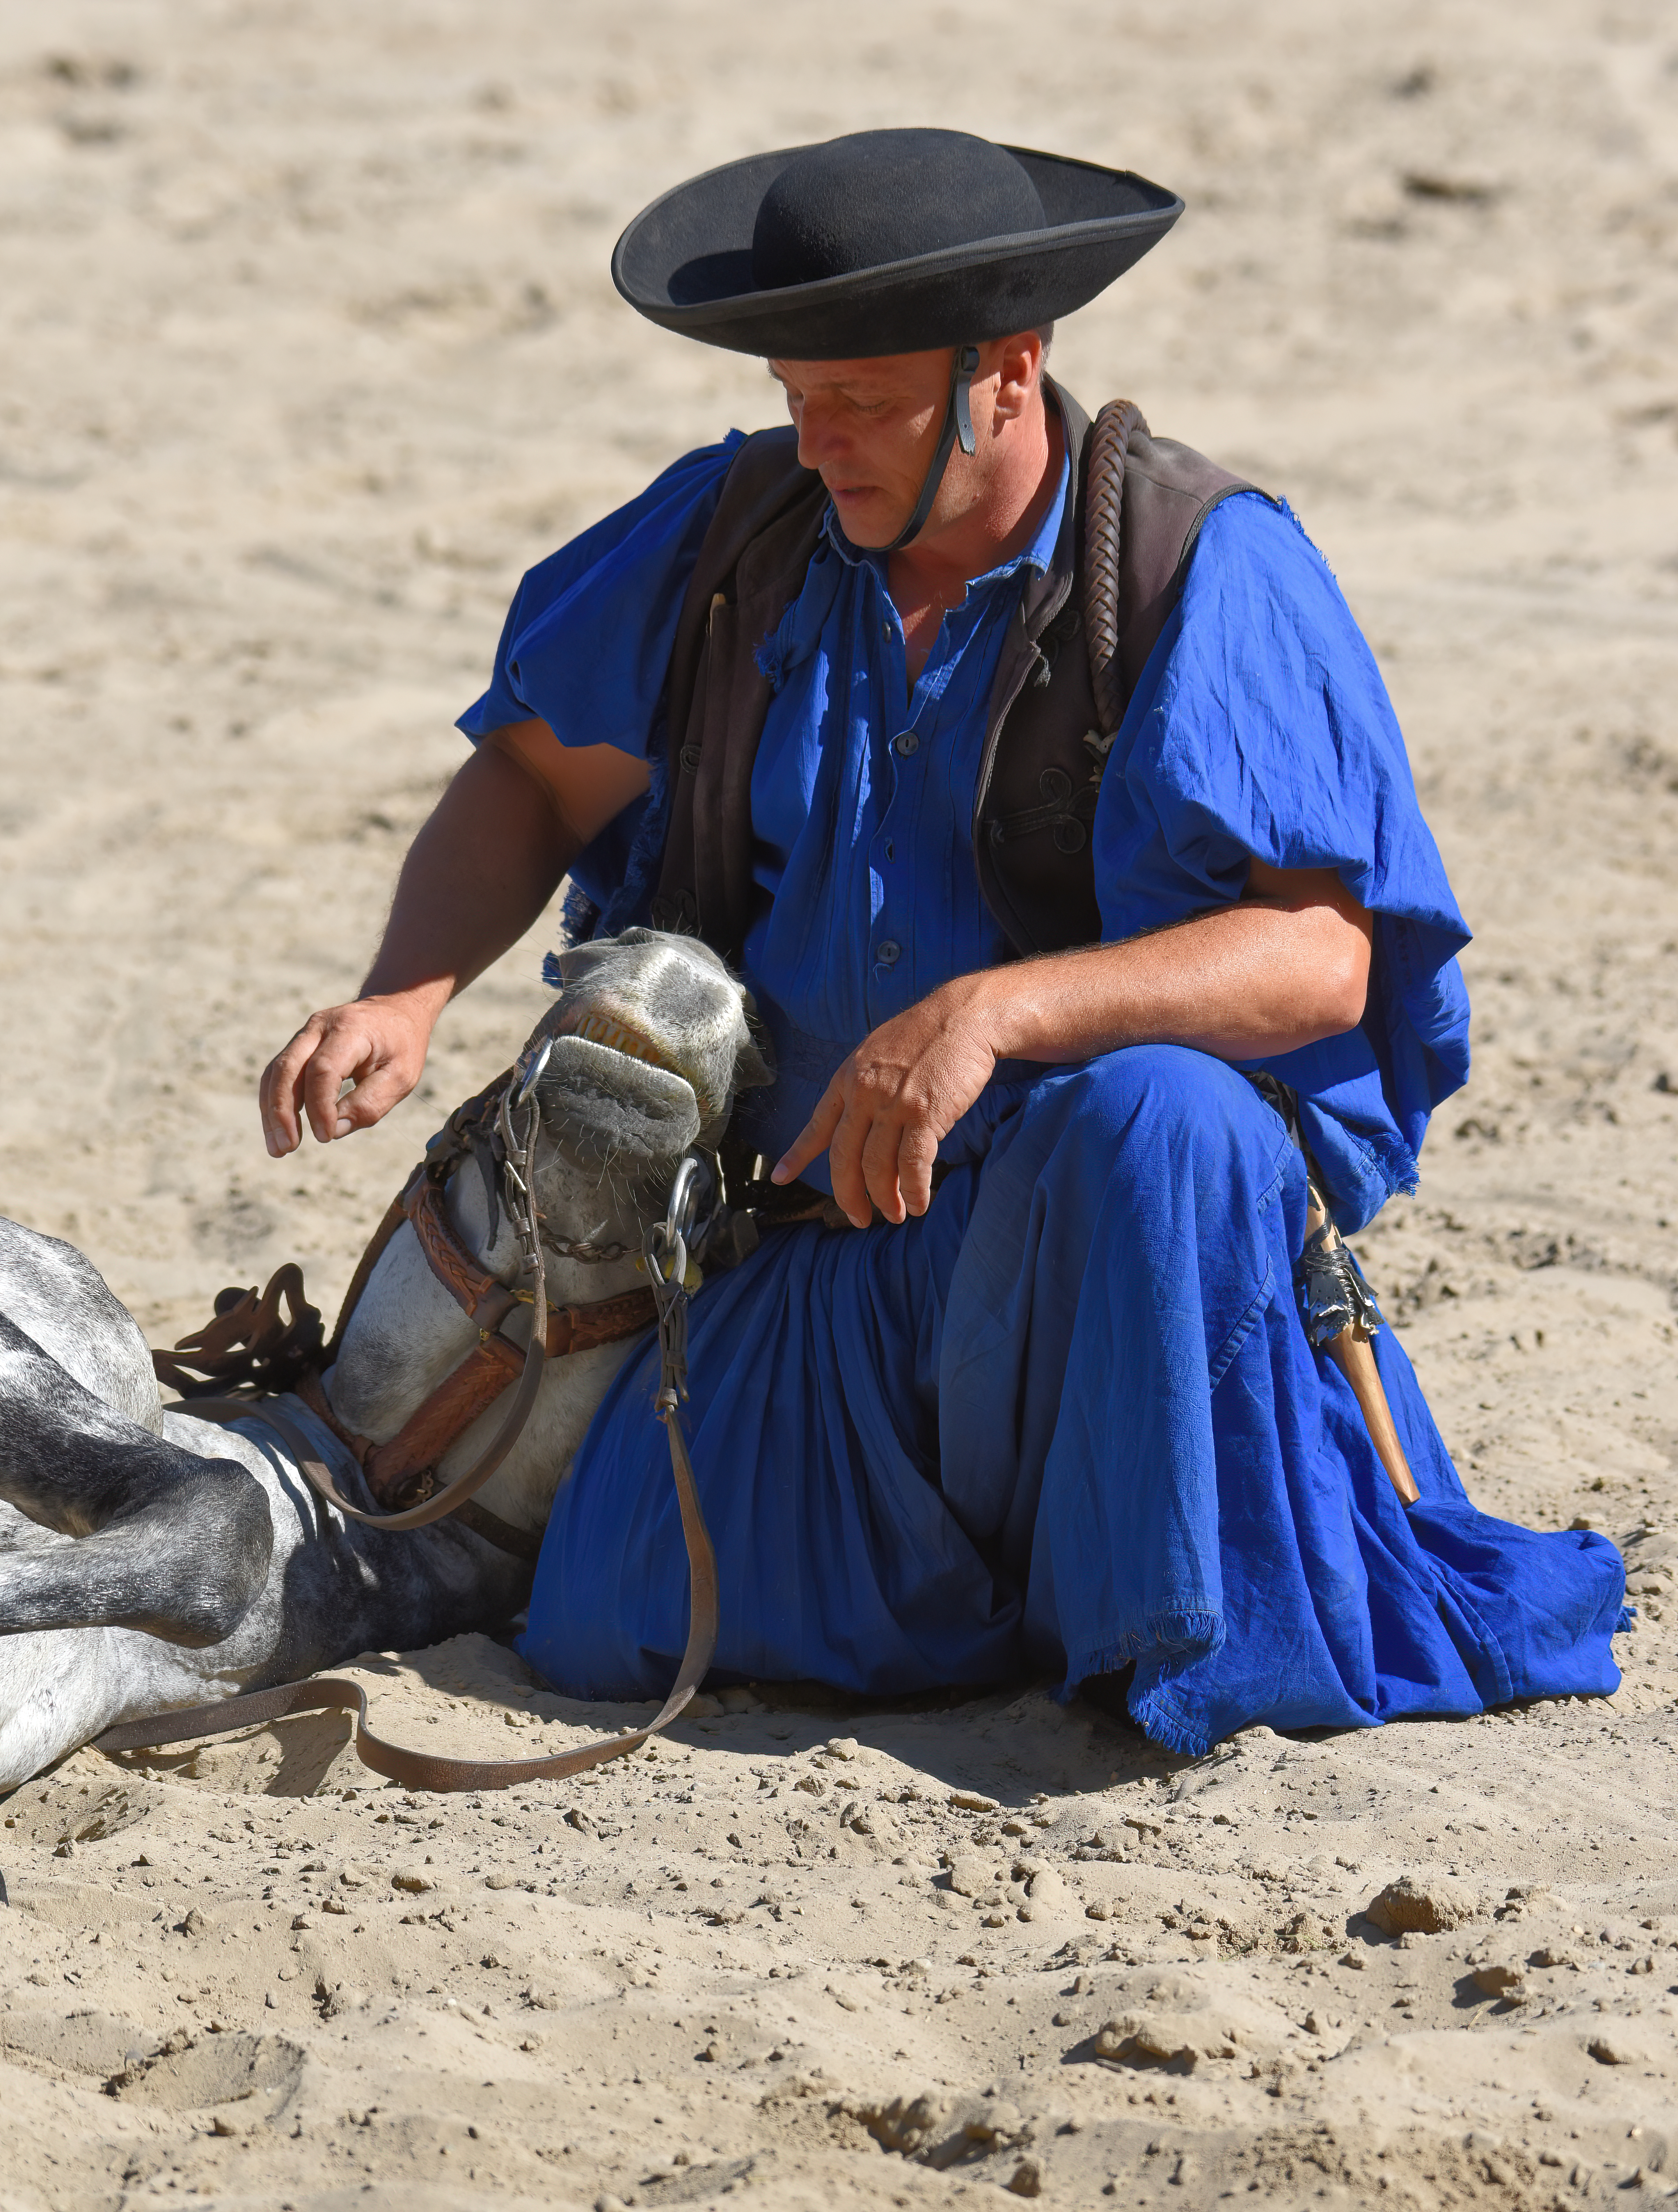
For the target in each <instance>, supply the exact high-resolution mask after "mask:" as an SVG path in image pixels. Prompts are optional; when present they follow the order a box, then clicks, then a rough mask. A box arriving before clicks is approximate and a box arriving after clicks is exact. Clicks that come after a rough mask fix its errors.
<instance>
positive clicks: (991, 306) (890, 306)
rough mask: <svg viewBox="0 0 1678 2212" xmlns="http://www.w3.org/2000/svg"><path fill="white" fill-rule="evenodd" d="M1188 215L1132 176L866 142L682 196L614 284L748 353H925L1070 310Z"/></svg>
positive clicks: (967, 141)
mask: <svg viewBox="0 0 1678 2212" xmlns="http://www.w3.org/2000/svg"><path fill="white" fill-rule="evenodd" d="M1182 212H1183V203H1182V201H1181V200H1180V199H1178V197H1177V196H1176V195H1175V193H1173V192H1168V191H1166V190H1165V189H1164V187H1163V186H1162V185H1152V184H1149V182H1148V179H1146V178H1145V177H1138V176H1134V175H1132V174H1131V173H1130V172H1129V171H1128V170H1124V169H1102V168H1098V167H1094V166H1093V164H1092V163H1090V162H1087V161H1068V160H1066V159H1064V158H1063V157H1062V156H1061V155H1055V154H1033V153H1030V152H1028V151H1027V149H1025V148H1024V147H1021V146H998V145H994V144H992V143H991V142H990V140H989V139H986V138H974V137H969V136H968V135H967V133H966V132H965V131H857V132H855V133H853V134H852V135H851V136H850V137H845V138H830V139H827V140H826V141H824V142H823V143H821V144H818V145H815V146H794V147H791V148H787V149H784V150H783V151H781V152H779V153H776V154H754V155H749V156H748V158H747V159H746V160H745V161H730V162H729V163H727V164H726V166H725V167H723V168H720V169H711V170H708V171H707V172H706V174H705V175H703V176H700V177H694V178H693V179H690V180H689V182H688V183H687V184H684V185H676V187H675V190H674V191H668V192H666V193H664V194H663V197H660V198H658V199H656V200H654V202H653V203H652V204H651V207H649V208H645V209H644V210H642V212H641V213H640V214H639V215H638V216H636V218H635V220H634V222H632V223H631V224H630V226H629V228H628V229H627V230H626V231H625V232H624V234H623V235H622V237H621V239H619V240H618V242H617V246H616V249H615V252H614V253H613V255H612V278H613V281H614V283H615V284H616V286H617V288H618V289H619V291H620V292H621V293H622V295H623V296H624V298H625V299H626V300H627V301H628V302H629V304H630V306H631V307H634V308H636V309H637V310H638V311H639V313H641V314H643V315H645V316H646V317H647V318H648V319H649V320H650V321H652V322H655V323H658V324H661V325H663V328H664V329H666V330H669V331H681V333H682V334H683V335H684V336H685V337H693V338H699V339H700V340H702V341H703V342H704V343H706V344H707V345H715V346H727V347H730V348H731V349H733V350H734V351H735V352H736V353H754V354H761V355H764V356H773V357H775V358H777V359H784V360H790V361H838V360H848V359H857V358H861V357H863V356H870V355H880V354H894V353H917V352H920V351H923V350H925V349H931V348H933V347H939V346H960V345H964V344H968V343H982V342H983V341H984V339H986V338H997V337H1009V336H1010V335H1011V334H1012V333H1013V332H1014V331H1028V330H1036V329H1039V328H1040V327H1041V326H1042V325H1045V324H1046V323H1051V322H1053V321H1055V320H1056V319H1057V317H1059V316H1062V315H1069V314H1070V313H1072V312H1073V311H1074V309H1075V308H1078V307H1083V306H1084V305H1085V304H1086V303H1087V301H1090V300H1093V298H1094V297H1095V295H1096V294H1097V293H1098V292H1100V291H1104V290H1105V289H1106V287H1107V286H1108V285H1109V284H1111V283H1112V282H1113V280H1114V278H1115V277H1118V276H1123V275H1124V272H1125V270H1127V269H1129V268H1130V267H1131V265H1132V264H1134V263H1136V261H1139V260H1140V259H1141V258H1142V255H1143V254H1144V253H1146V252H1148V248H1149V246H1153V245H1155V244H1156V243H1157V242H1158V241H1159V240H1160V239H1161V238H1163V237H1164V236H1165V234H1166V232H1167V231H1168V230H1169V229H1170V228H1171V227H1172V223H1174V222H1176V220H1177V218H1178V216H1179V215H1181V214H1182Z"/></svg>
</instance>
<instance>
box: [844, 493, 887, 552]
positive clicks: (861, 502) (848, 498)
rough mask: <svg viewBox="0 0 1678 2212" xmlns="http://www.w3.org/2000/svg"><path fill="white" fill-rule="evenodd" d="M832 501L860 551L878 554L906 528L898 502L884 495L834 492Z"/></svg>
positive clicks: (846, 532)
mask: <svg viewBox="0 0 1678 2212" xmlns="http://www.w3.org/2000/svg"><path fill="white" fill-rule="evenodd" d="M832 498H833V507H834V511H835V512H836V513H837V514H838V516H839V525H840V527H841V528H842V529H843V530H844V532H845V536H846V537H847V538H849V539H850V541H851V544H853V545H854V546H856V547H857V550H858V551H859V552H863V553H877V552H878V551H879V550H881V547H882V546H886V545H889V544H891V542H892V540H893V538H895V537H896V535H897V533H898V532H899V531H900V530H901V529H902V527H903V518H902V517H901V516H900V515H899V514H897V513H895V511H894V501H891V500H890V499H888V498H887V496H886V495H885V494H884V493H883V492H863V493H846V492H833V494H832Z"/></svg>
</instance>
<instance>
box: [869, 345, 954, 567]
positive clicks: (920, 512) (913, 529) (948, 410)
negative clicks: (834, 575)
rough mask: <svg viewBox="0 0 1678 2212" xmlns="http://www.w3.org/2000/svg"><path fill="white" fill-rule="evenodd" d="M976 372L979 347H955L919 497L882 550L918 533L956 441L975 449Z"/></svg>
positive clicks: (903, 543) (897, 547) (895, 548)
mask: <svg viewBox="0 0 1678 2212" xmlns="http://www.w3.org/2000/svg"><path fill="white" fill-rule="evenodd" d="M977 375H978V347H977V346H973V345H962V346H957V348H956V349H955V358H954V361H953V362H951V363H950V368H949V398H948V402H947V404H946V405H945V408H944V426H943V428H942V430H940V431H939V433H938V443H937V445H936V447H934V449H933V454H932V459H931V462H930V465H929V467H928V469H927V471H926V476H925V477H924V481H923V482H922V484H921V489H920V496H919V498H918V500H917V501H915V504H914V507H913V510H912V513H911V514H910V517H909V520H907V522H906V523H905V524H904V526H903V527H902V529H901V530H900V531H899V532H898V533H897V535H896V537H895V538H893V540H892V542H891V544H889V545H882V546H881V548H880V550H881V552H882V553H900V552H901V551H902V550H903V548H904V547H905V546H906V545H907V544H910V543H911V541H912V540H913V539H914V538H918V537H919V536H920V534H921V532H922V531H923V530H924V529H925V527H926V519H927V517H928V516H929V515H930V513H931V512H932V502H933V501H934V500H935V499H936V498H937V496H938V487H939V485H940V484H942V482H943V481H944V471H945V470H946V469H947V468H948V466H949V457H950V455H951V453H953V452H954V449H955V441H956V440H957V439H958V438H960V441H961V450H962V452H963V453H972V451H973V449H974V441H973V417H972V405H971V403H970V400H969V397H968V395H969V393H970V392H971V391H972V381H973V379H974V377H976V376H977Z"/></svg>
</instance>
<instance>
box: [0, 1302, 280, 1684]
mask: <svg viewBox="0 0 1678 2212" xmlns="http://www.w3.org/2000/svg"><path fill="white" fill-rule="evenodd" d="M0 1498H3V1499H5V1500H6V1501H7V1502H9V1504H12V1505H15V1507H16V1508H17V1509H18V1510H19V1511H20V1512H21V1513H23V1514H25V1515H27V1516H28V1518H29V1519H30V1520H32V1521H34V1522H39V1524H40V1525H41V1526H42V1527H44V1528H52V1529H57V1530H58V1532H59V1533H60V1534H63V1535H66V1536H72V1537H75V1538H76V1539H78V1540H79V1541H76V1543H75V1544H73V1545H70V1546H67V1547H58V1548H51V1549H48V1550H46V1551H44V1552H34V1551H33V1550H31V1551H28V1552H22V1551H10V1552H8V1553H5V1554H3V1555H0V1634H16V1633H17V1632H20V1631H27V1630H39V1629H51V1628H88V1627H112V1628H133V1629H142V1630H143V1631H144V1632H146V1633H147V1634H148V1635H150V1636H155V1637H161V1638H163V1639H164V1640H165V1641H166V1642H168V1643H172V1644H185V1645H188V1646H191V1647H202V1646H203V1645H205V1644H218V1643H220V1642H221V1641H222V1640H223V1638H226V1637H227V1636H229V1635H231V1634H232V1632H233V1630H234V1629H235V1628H236V1627H237V1626H238V1625H239V1622H240V1620H243V1619H244V1617H245V1613H247V1612H248V1611H249V1610H250V1608H251V1605H252V1604H253V1603H254V1602H255V1601H256V1599H257V1596H258V1595H260V1593H261V1592H262V1590H263V1589H264V1584H265V1583H266V1580H267V1576H268V1566H269V1559H270V1554H271V1552H272V1549H273V1541H274V1528H273V1520H272V1516H271V1515H270V1510H269V1504H268V1499H267V1497H266V1495H265V1494H264V1491H263V1489H262V1487H261V1486H260V1485H259V1484H258V1483H257V1481H255V1480H254V1479H253V1478H252V1477H251V1475H250V1474H248V1473H247V1472H246V1471H245V1468H242V1467H240V1466H239V1465H238V1464H237V1463H236V1462H233V1461H232V1460H227V1459H209V1458H201V1457H199V1456H198V1455H197V1454H195V1453H192V1452H188V1451H184V1450H183V1449H181V1448H180V1447H179V1445H178V1444H173V1443H168V1442H167V1441H166V1440H165V1439H164V1438H162V1437H159V1436H157V1435H154V1434H153V1433H152V1432H151V1431H150V1430H148V1429H147V1428H142V1426H141V1425H139V1424H138V1423H137V1422H136V1421H132V1420H130V1419H127V1418H126V1417H125V1416H124V1415H123V1414H121V1413H113V1412H112V1410H111V1408H110V1407H108V1406H106V1405H105V1404H104V1403H103V1402H102V1401H100V1399H98V1398H96V1397H95V1396H94V1395H93V1393H92V1392H91V1391H89V1390H88V1389H84V1388H83V1387H82V1384H81V1383H78V1382H77V1381H76V1378H75V1376H73V1375H71V1374H70V1372H69V1371H68V1370H67V1369H66V1368H64V1366H62V1365H61V1364H59V1362H58V1360H56V1359H54V1358H51V1356H50V1355H49V1354H48V1353H47V1352H44V1351H42V1349H41V1347H40V1346H39V1344H37V1343H36V1341H35V1340H34V1339H33V1337H32V1336H30V1335H28V1334H26V1333H25V1331H24V1330H23V1329H21V1328H19V1327H18V1325H17V1323H16V1322H14V1321H11V1320H10V1319H9V1318H8V1317H7V1316H6V1315H4V1314H3V1313H0Z"/></svg>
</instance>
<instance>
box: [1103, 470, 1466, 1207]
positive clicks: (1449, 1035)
mask: <svg viewBox="0 0 1678 2212" xmlns="http://www.w3.org/2000/svg"><path fill="white" fill-rule="evenodd" d="M1250 857H1256V858H1257V859H1259V860H1265V861H1268V862H1269V864H1270V865H1271V866H1274V867H1278V868H1334V869H1336V871H1337V872H1338V873H1339V875H1340V878H1341V880H1342V882H1343V883H1344V884H1346V886H1347V888H1348V890H1350V891H1352V892H1353V893H1354V896H1356V897H1357V899H1358V900H1359V902H1360V904H1362V905H1363V906H1364V907H1365V908H1366V909H1367V910H1368V911H1369V912H1370V913H1372V915H1375V917H1376V927H1375V957H1374V962H1373V964H1372V973H1371V978H1370V991H1369V1000H1368V1005H1367V1006H1366V1011H1365V1014H1364V1018H1363V1021H1362V1023H1361V1024H1360V1027H1359V1028H1358V1029H1356V1030H1352V1031H1351V1032H1349V1033H1348V1035H1347V1036H1343V1037H1336V1038H1330V1039H1327V1040H1325V1041H1324V1042H1323V1043H1321V1044H1318V1045H1312V1046H1308V1047H1306V1048H1305V1049H1304V1050H1302V1051H1300V1052H1296V1053H1290V1054H1287V1055H1285V1056H1282V1057H1279V1058H1276V1059H1273V1060H1267V1061H1264V1062H1262V1063H1255V1064H1256V1065H1263V1066H1267V1067H1269V1069H1270V1070H1271V1071H1272V1072H1273V1073H1275V1075H1277V1076H1278V1077H1279V1078H1280V1079H1281V1080H1282V1081H1284V1082H1286V1083H1289V1084H1291V1085H1293V1088H1294V1089H1295V1090H1296V1091H1299V1094H1300V1099H1301V1106H1302V1111H1303V1115H1304V1119H1305V1127H1306V1136H1307V1140H1308V1142H1309V1143H1310V1144H1311V1146H1312V1151H1313V1152H1314V1153H1315V1154H1316V1155H1317V1158H1318V1164H1319V1166H1320V1167H1321V1168H1322V1170H1323V1171H1324V1179H1325V1181H1326V1182H1328V1184H1329V1186H1330V1198H1331V1200H1332V1202H1333V1204H1334V1206H1335V1212H1336V1217H1337V1218H1338V1219H1339V1220H1340V1223H1341V1225H1342V1228H1346V1229H1352V1228H1356V1227H1359V1226H1360V1225H1362V1223H1363V1222H1365V1221H1366V1220H1367V1219H1368V1218H1370V1217H1371V1215H1372V1214H1373V1213H1374V1212H1376V1211H1377V1209H1378V1207H1379V1206H1381V1205H1382V1204H1383V1203H1384V1200H1386V1199H1387V1198H1388V1197H1389V1196H1390V1194H1391V1193H1392V1192H1393V1191H1395V1190H1408V1189H1414V1186H1415V1178H1416V1158H1417V1155H1418V1153H1419V1152H1420V1151H1421V1142H1422V1138H1423V1135H1424V1134H1425V1133H1426V1130H1427V1121H1428V1116H1429V1115H1430V1114H1431V1113H1432V1112H1433V1109H1434V1107H1435V1106H1437V1105H1438V1104H1439V1102H1440V1100H1441V1099H1443V1098H1445V1097H1448V1096H1449V1095H1450V1093H1451V1091H1455V1090H1457V1088H1458V1087H1459V1086H1460V1085H1462V1083H1463V1081H1464V1080H1465V1079H1466V1077H1467V1074H1468V1065H1469V1049H1468V1021H1469V1010H1468V997H1467V994H1466V992H1465V991H1464V989H1463V980H1462V975H1461V971H1460V970H1459V969H1458V967H1457V958H1456V956H1457V953H1458V952H1459V951H1461V949H1462V947H1463V945H1466V944H1467V942H1468V941H1469V933H1468V930H1467V927H1465V925H1464V923H1463V917H1462V915H1461V914H1460V913H1459V911H1458V910H1457V902H1456V899H1455V897H1454V896H1452V893H1451V886H1450V884H1449V883H1448V882H1447V880H1446V878H1445V866H1444V863H1443V862H1442V860H1440V858H1439V848H1438V847H1437V846H1436V845H1435V843H1434V842H1433V836H1432V833H1431V832H1430V831H1429V829H1428V828H1427V823H1426V822H1425V821H1424V820H1423V818H1422V814H1421V806H1420V805H1419V804H1418V801H1417V799H1416V793H1415V785H1414V780H1413V779H1412V776H1411V774H1410V767H1409V762H1408V757H1407V756H1406V754H1405V750H1404V740H1403V738H1402V735H1401V733H1400V732H1399V728H1398V723H1397V720H1396V716H1395V715H1394V714H1393V711H1392V706H1391V702H1390V701H1389V699H1388V697H1387V694H1386V687H1385V686H1384V684H1383V683H1382V681H1381V677H1380V672H1379V671H1378V669H1377V667H1376V665H1375V662H1374V658H1373V656H1372V653H1370V650H1369V647H1368V646H1367V645H1366V643H1365V641H1364V639H1363V637H1362V635H1361V634H1360V631H1359V629H1358V627H1357V624H1356V623H1354V621H1353V619H1352V615H1351V611H1350V610H1349V609H1348V606H1347V605H1346V602H1345V600H1344V599H1343V598H1342V595H1341V592H1340V589H1339V586H1337V585H1336V582H1335V580H1334V577H1333V575H1332V574H1330V570H1329V568H1328V564H1327V563H1326V562H1324V559H1323V557H1322V556H1321V554H1319V553H1318V550H1317V549H1316V548H1315V546H1313V545H1312V543H1311V541H1310V540H1309V538H1306V536H1305V532H1304V531H1303V530H1301V529H1300V527H1299V524H1298V522H1297V521H1296V520H1295V519H1294V518H1293V515H1292V514H1291V513H1289V512H1288V511H1287V508H1286V507H1280V508H1279V507H1274V506H1272V505H1271V503H1270V502H1269V501H1268V500H1266V499H1264V498H1263V497H1262V496H1261V495H1257V494H1253V493H1244V494H1240V495H1237V496H1234V497H1232V498H1230V499H1227V500H1225V501H1223V502H1222V503H1221V505H1220V506H1218V507H1215V509H1214V510H1213V512H1212V513H1211V514H1210V515H1209V516H1208V518H1207V520H1206V523H1205V526H1204V527H1203V529H1202V532H1201V537H1200V541H1199V544H1198V545H1197V546H1196V550H1195V553H1194V556H1193V559H1192V561H1191V563H1190V569H1189V574H1188V576H1187V579H1186V581H1185V583H1184V590H1183V593H1182V597H1181V598H1180V599H1179V600H1178V605H1177V606H1176V608H1175V609H1174V610H1173V611H1172V616H1171V618H1170V620H1169V621H1168V622H1167V623H1166V628H1165V630H1164V632H1163V634H1162V635H1161V636H1160V641H1159V643H1158V644H1157V646H1156V647H1154V653H1153V655H1152V657H1151V658H1150V659H1149V661H1148V666H1147V668H1146V669H1145V670H1144V671H1143V674H1142V681H1141V682H1140V683H1139V684H1138V685H1137V687H1136V696H1134V697H1133V699H1132V700H1131V702H1130V709H1129V711H1128V713H1127V714H1126V716H1125V720H1124V726H1123V727H1122V728H1121V729H1120V732H1119V734H1118V738H1117V739H1116V740H1115V743H1114V745H1113V750H1112V757H1111V759H1110V761H1109V763H1108V767H1107V770H1106V775H1105V776H1104V778H1103V780H1102V787H1101V798H1100V803H1099V807H1098V810H1097V815H1096V823H1095V865H1096V882H1097V886H1098V890H1099V895H1100V898H1101V908H1102V920H1103V933H1104V936H1105V937H1106V939H1109V940H1113V939H1120V938H1124V937H1130V936H1133V935H1135V934H1136V933H1137V932H1138V931H1139V930H1143V929H1148V928H1155V927H1160V925H1161V924H1162V923H1166V922H1171V921H1181V920H1183V919H1184V917H1185V916H1187V915H1190V914H1194V913H1196V912H1198V911H1201V910H1203V909H1204V908H1207V907H1209V906H1212V905H1217V904H1221V903H1223V902H1227V901H1230V900H1233V899H1236V898H1239V896H1240V895H1241V893H1242V891H1243V890H1244V889H1245V884H1246V877H1247V867H1248V862H1249V859H1250Z"/></svg>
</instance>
